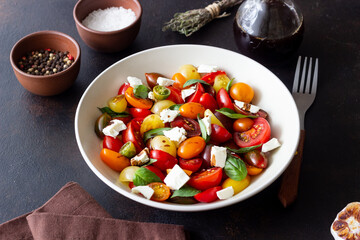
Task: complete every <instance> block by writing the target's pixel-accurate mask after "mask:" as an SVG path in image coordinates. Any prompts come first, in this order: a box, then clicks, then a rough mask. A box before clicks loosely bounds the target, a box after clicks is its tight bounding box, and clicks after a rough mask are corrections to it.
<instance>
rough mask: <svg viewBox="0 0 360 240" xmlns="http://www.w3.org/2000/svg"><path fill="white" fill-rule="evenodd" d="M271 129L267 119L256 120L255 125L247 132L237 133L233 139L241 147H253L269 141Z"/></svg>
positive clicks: (259, 118)
mask: <svg viewBox="0 0 360 240" xmlns="http://www.w3.org/2000/svg"><path fill="white" fill-rule="evenodd" d="M270 135H271V129H270V125H269V123H268V122H267V121H266V119H265V118H261V117H258V118H255V119H254V125H253V126H252V128H251V129H250V130H247V131H246V132H242V133H239V132H235V133H234V135H233V137H234V141H235V143H236V144H237V145H238V146H239V147H241V148H244V147H251V146H255V145H258V144H261V143H266V142H267V141H269V139H270Z"/></svg>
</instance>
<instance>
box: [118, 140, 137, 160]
mask: <svg viewBox="0 0 360 240" xmlns="http://www.w3.org/2000/svg"><path fill="white" fill-rule="evenodd" d="M120 154H121V155H123V156H125V157H127V158H131V157H133V156H135V155H136V148H135V145H134V143H132V142H127V143H125V144H124V145H123V146H122V147H121V149H120Z"/></svg>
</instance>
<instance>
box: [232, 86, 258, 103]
mask: <svg viewBox="0 0 360 240" xmlns="http://www.w3.org/2000/svg"><path fill="white" fill-rule="evenodd" d="M229 92H230V96H231V97H232V98H233V99H234V100H238V101H242V102H245V103H250V102H251V100H252V99H253V97H254V90H253V89H252V88H251V87H250V86H249V85H248V84H246V83H243V82H239V83H235V84H234V85H232V86H231V88H230V91H229Z"/></svg>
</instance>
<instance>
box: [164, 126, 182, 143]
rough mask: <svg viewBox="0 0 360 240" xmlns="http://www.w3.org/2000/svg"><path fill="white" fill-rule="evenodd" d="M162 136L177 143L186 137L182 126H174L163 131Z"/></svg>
mask: <svg viewBox="0 0 360 240" xmlns="http://www.w3.org/2000/svg"><path fill="white" fill-rule="evenodd" d="M163 133H164V136H165V137H168V138H169V139H170V140H171V141H175V142H176V143H177V144H180V143H182V142H183V141H185V139H186V130H185V129H184V128H182V127H174V128H172V129H171V130H168V131H164V132H163Z"/></svg>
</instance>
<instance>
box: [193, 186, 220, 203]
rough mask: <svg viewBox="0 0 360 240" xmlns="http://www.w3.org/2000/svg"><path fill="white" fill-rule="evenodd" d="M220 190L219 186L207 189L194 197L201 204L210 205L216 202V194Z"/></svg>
mask: <svg viewBox="0 0 360 240" xmlns="http://www.w3.org/2000/svg"><path fill="white" fill-rule="evenodd" d="M221 189H222V187H221V186H216V187H212V188H209V189H206V190H205V191H203V192H201V193H198V194H196V195H195V196H194V198H195V199H196V200H198V201H199V202H203V203H210V202H214V201H216V200H218V199H219V198H218V196H217V194H216V192H217V191H220V190H221Z"/></svg>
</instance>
